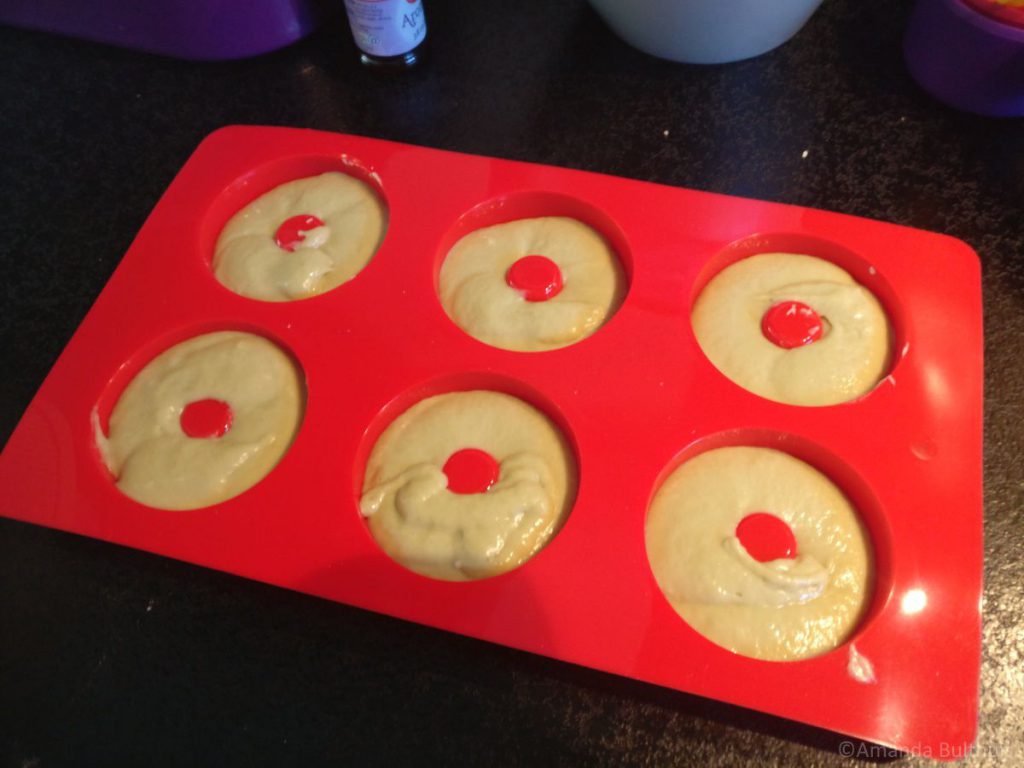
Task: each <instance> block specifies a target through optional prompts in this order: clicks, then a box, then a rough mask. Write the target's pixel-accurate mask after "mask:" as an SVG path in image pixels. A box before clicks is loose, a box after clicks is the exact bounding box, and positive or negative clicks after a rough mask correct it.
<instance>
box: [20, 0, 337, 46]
mask: <svg viewBox="0 0 1024 768" xmlns="http://www.w3.org/2000/svg"><path fill="white" fill-rule="evenodd" d="M327 7H328V5H327V0H136V1H135V2H124V1H123V0H86V1H83V0H4V2H0V23H5V24H11V25H14V26H20V27H28V28H30V29H38V30H42V31H45V32H57V33H59V34H64V35H70V36H72V37H82V38H85V39H87V40H95V41H97V42H101V43H111V44H113V45H119V46H122V47H125V48H135V49H138V50H143V51H149V52H151V53H162V54H165V55H167V56H175V57H178V58H182V59H195V60H216V59H240V58H244V57H246V56H255V55H257V54H260V53H266V52H267V51H272V50H275V49H277V48H281V47H283V46H285V45H288V44H289V43H293V42H295V41H296V40H299V39H300V38H302V37H305V36H306V35H308V34H309V33H310V32H312V31H313V29H315V28H316V26H317V25H318V24H319V23H320V21H321V20H322V19H323V18H324V16H325V15H326V14H325V10H326V8H327Z"/></svg>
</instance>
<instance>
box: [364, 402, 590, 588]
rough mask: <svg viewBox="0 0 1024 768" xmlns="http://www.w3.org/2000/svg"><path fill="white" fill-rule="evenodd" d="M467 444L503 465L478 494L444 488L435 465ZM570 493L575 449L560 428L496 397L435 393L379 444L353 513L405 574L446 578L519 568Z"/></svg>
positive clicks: (551, 529)
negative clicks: (364, 519) (362, 518)
mask: <svg viewBox="0 0 1024 768" xmlns="http://www.w3.org/2000/svg"><path fill="white" fill-rule="evenodd" d="M465 448H476V449H479V450H483V451H486V452H487V453H489V454H490V455H491V456H492V457H493V458H494V459H495V460H497V461H498V463H499V465H500V475H499V477H498V480H497V482H496V483H495V484H494V485H493V486H491V488H490V489H489V490H487V491H486V492H484V493H476V494H457V493H453V492H451V491H449V490H448V489H447V486H448V478H447V476H446V475H445V474H444V472H443V470H442V468H443V467H444V465H445V463H446V462H447V460H448V458H449V457H450V456H451V455H452V454H453V453H455V452H457V451H460V450H462V449H465ZM575 493H576V474H575V464H574V461H573V459H572V453H571V451H570V449H569V447H568V445H567V444H566V441H565V439H564V437H563V436H562V434H561V432H560V431H559V430H558V428H557V427H555V426H554V424H552V423H551V422H550V421H549V420H548V418H547V417H546V416H544V415H543V414H542V413H540V411H538V410H536V409H535V408H533V407H532V406H530V405H527V404H526V403H524V402H523V401H521V400H519V399H517V398H514V397H511V396H509V395H505V394H502V393H499V392H490V391H481V390H477V391H471V392H453V393H449V394H444V395H437V396H436V397H430V398H427V399H425V400H422V401H420V402H419V403H417V404H416V405H414V406H412V407H411V408H410V409H409V410H407V411H405V413H403V414H401V415H400V416H399V417H398V418H397V419H395V421H394V422H392V423H391V425H390V426H389V427H388V428H387V429H386V430H384V433H383V434H382V435H381V436H380V438H379V439H378V440H377V443H376V444H375V445H374V447H373V451H372V452H371V454H370V458H369V461H368V462H367V466H366V477H365V480H364V482H363V496H362V499H361V501H360V509H361V510H362V513H363V514H364V515H365V516H366V517H367V518H368V523H369V527H370V531H371V533H372V534H373V536H374V538H375V539H376V540H377V542H378V543H379V544H380V546H381V548H383V550H384V551H385V552H386V553H387V554H388V555H389V556H391V557H392V558H393V559H395V560H396V561H398V562H399V563H401V564H402V565H404V566H405V567H407V568H409V569H410V570H413V571H416V572H417V573H421V574H423V575H425V576H431V577H433V578H437V579H445V580H449V581H461V580H464V579H474V578H484V577H487V576H494V575H496V574H499V573H503V572H505V571H509V570H511V569H513V568H516V567H517V566H519V565H522V564H523V563H524V562H526V561H527V560H529V559H530V558H531V557H532V556H533V555H534V554H536V553H537V552H538V551H539V550H540V549H541V547H543V546H544V545H545V544H546V543H547V541H548V540H549V539H550V538H551V536H553V535H554V534H555V532H556V531H557V530H558V528H559V527H560V526H561V524H562V522H563V521H564V519H565V517H566V516H567V515H568V513H569V508H570V506H571V505H572V501H573V498H574V497H575Z"/></svg>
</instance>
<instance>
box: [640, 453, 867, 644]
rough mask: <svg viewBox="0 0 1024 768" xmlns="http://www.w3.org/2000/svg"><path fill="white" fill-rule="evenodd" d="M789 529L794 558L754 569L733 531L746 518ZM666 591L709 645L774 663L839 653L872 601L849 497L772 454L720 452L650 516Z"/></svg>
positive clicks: (664, 494) (695, 466) (668, 485)
mask: <svg viewBox="0 0 1024 768" xmlns="http://www.w3.org/2000/svg"><path fill="white" fill-rule="evenodd" d="M755 512H764V513H768V514H772V515H775V516H776V517H778V518H780V519H781V520H782V521H784V522H785V523H787V524H788V525H789V527H790V529H791V530H792V531H793V534H794V536H795V538H796V542H797V557H796V558H795V559H790V558H780V559H778V560H771V561H769V562H766V563H761V562H758V561H757V560H755V559H754V558H753V557H751V556H750V555H749V554H748V553H747V551H746V549H745V548H744V547H743V545H742V544H741V543H740V541H739V540H738V539H737V537H736V535H735V531H736V526H737V525H738V524H739V523H740V521H741V520H743V518H745V517H746V516H747V515H749V514H752V513H755ZM646 539H647V556H648V559H649V560H650V564H651V570H652V571H653V573H654V577H655V579H656V580H657V582H658V586H659V587H660V588H661V591H662V592H663V593H664V594H665V596H666V597H667V598H668V600H669V602H670V603H671V604H672V607H673V608H675V610H676V611H677V612H678V613H679V615H680V616H682V617H683V619H685V620H686V622H687V623H688V624H689V625H690V626H692V627H693V628H694V629H695V630H697V631H698V632H700V633H701V634H702V635H704V636H705V637H706V638H708V639H709V640H711V641H712V642H714V643H716V644H718V645H720V646H722V647H724V648H727V649H729V650H731V651H734V652H736V653H740V654H743V655H744V656H752V657H754V658H758V659H765V660H769V661H788V660H794V659H803V658H807V657H810V656H816V655H818V654H821V653H825V652H827V651H829V650H832V649H833V648H836V647H837V646H838V645H840V644H841V643H842V642H843V641H844V640H845V639H846V638H847V637H848V636H849V635H850V633H851V632H852V631H853V629H854V628H855V627H856V625H857V622H858V620H859V619H860V618H861V616H862V615H863V613H864V609H865V606H866V604H867V601H868V599H869V594H868V590H869V585H870V583H871V549H870V545H869V543H868V540H867V536H866V534H865V532H864V529H863V527H862V525H861V523H860V520H859V519H858V517H857V514H856V512H855V511H854V509H853V508H852V507H851V505H850V503H849V501H847V499H846V497H845V496H844V495H843V494H842V492H841V491H840V490H839V489H838V488H836V486H835V485H833V484H832V483H831V482H830V481H829V480H828V479H827V478H826V477H825V476H824V475H822V474H821V473H820V472H818V471H817V470H816V469H814V468H812V467H811V466H810V465H808V464H805V463H804V462H802V461H800V460H798V459H795V458H793V457H792V456H790V455H788V454H786V453H782V452H780V451H775V450H770V449H767V448H751V447H733V448H720V449H717V450H712V451H708V452H706V453H702V454H700V455H698V456H696V457H695V458H693V459H691V460H689V461H687V462H686V463H685V464H683V465H682V466H681V467H679V468H678V469H677V470H675V472H673V473H672V474H671V475H670V476H669V478H668V479H667V480H666V481H665V482H664V484H663V485H662V486H661V488H659V489H658V492H657V494H656V495H655V497H654V501H653V502H652V503H651V508H650V510H649V512H648V515H647V527H646Z"/></svg>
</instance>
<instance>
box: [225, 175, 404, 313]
mask: <svg viewBox="0 0 1024 768" xmlns="http://www.w3.org/2000/svg"><path fill="white" fill-rule="evenodd" d="M303 218H305V222H303V221H302V219H303ZM288 222H290V223H291V227H290V230H291V232H290V233H289V235H287V236H284V238H283V239H282V236H281V235H280V234H279V233H280V232H281V231H282V229H289V227H284V228H282V225H284V224H286V223H288ZM385 224H386V214H385V211H384V207H383V205H381V202H380V200H379V199H378V198H377V195H376V194H374V192H373V190H372V189H371V188H370V187H369V186H367V185H366V184H364V183H363V182H361V181H359V180H358V179H354V178H352V177H351V176H348V175H346V174H344V173H338V172H336V171H331V172H329V173H323V174H321V175H319V176H312V177H309V178H305V179H296V180H295V181H290V182H288V183H286V184H281V185H280V186H278V187H275V188H274V189H272V190H270V191H269V192H267V193H266V194H264V195H261V196H260V197H258V198H256V199H255V200H253V201H252V202H251V203H249V204H248V205H247V206H245V207H244V208H243V209H242V210H240V211H239V212H238V213H236V214H235V215H234V216H232V217H231V220H230V221H228V223H227V225H226V226H225V227H224V229H223V230H222V231H221V233H220V237H219V238H218V239H217V248H216V252H215V254H214V257H213V272H214V274H215V275H216V276H217V279H218V280H219V281H220V282H221V283H223V284H224V285H225V286H227V287H228V288H230V289H231V290H232V291H234V292H235V293H240V294H242V295H243V296H248V297H249V298H252V299H261V300H263V301H293V300H295V299H304V298H307V297H309V296H315V295H317V294H319V293H324V292H325V291H329V290H331V289H332V288H336V287H338V286H339V285H341V284H342V283H345V282H348V281H349V280H351V279H352V278H353V277H355V276H356V274H358V273H359V271H360V270H361V269H362V268H363V267H365V266H366V264H367V263H368V262H369V261H370V259H371V258H372V257H373V254H374V253H376V251H377V248H378V246H379V245H380V242H381V240H382V239H383V237H384V227H385Z"/></svg>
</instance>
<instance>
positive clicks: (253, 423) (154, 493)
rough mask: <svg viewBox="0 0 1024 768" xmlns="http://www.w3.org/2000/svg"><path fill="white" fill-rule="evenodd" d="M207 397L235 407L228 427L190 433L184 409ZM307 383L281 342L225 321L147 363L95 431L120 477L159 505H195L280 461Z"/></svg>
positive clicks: (248, 482)
mask: <svg viewBox="0 0 1024 768" xmlns="http://www.w3.org/2000/svg"><path fill="white" fill-rule="evenodd" d="M204 399H214V400H220V401H223V402H225V403H227V404H228V405H229V406H230V408H231V410H232V413H233V422H232V424H231V427H230V429H229V430H228V431H227V432H226V433H225V434H224V435H222V436H221V437H207V438H195V437H189V436H188V435H186V434H185V432H184V431H183V430H182V427H181V423H180V420H181V414H182V412H183V411H184V409H185V407H186V406H187V405H189V404H190V403H192V402H195V401H200V400H204ZM303 401H304V387H303V383H302V380H301V377H300V374H299V371H298V370H297V369H296V367H295V365H294V364H293V363H292V361H291V360H290V359H289V358H288V356H287V355H286V354H285V353H284V352H282V351H281V350H280V349H279V348H278V347H277V346H276V345H274V344H273V343H271V342H270V341H268V340H266V339H264V338H263V337H261V336H256V335H253V334H250V333H241V332H237V331H221V332H217V333H208V334H205V335H202V336H196V337H195V338H192V339H189V340H188V341H185V342H182V343H181V344H177V345H175V346H173V347H171V348H170V349H168V350H167V351H165V352H163V353H162V354H160V355H159V356H158V357H156V358H155V359H154V360H153V361H152V362H150V363H149V364H148V365H146V367H145V368H143V369H142V370H141V371H140V372H139V374H138V375H137V376H136V377H135V378H134V379H132V381H131V382H130V383H129V384H128V386H127V387H126V388H125V391H124V392H123V393H122V395H121V397H120V399H118V401H117V404H116V405H115V406H114V409H113V411H112V412H111V414H110V430H109V431H110V436H109V438H104V436H103V433H102V432H101V431H100V430H99V429H98V425H94V426H95V427H96V429H95V432H96V439H97V443H98V446H99V448H100V453H101V454H102V456H103V458H104V461H105V462H106V464H107V467H108V468H109V469H110V471H111V473H112V474H113V475H114V477H115V478H117V487H118V488H119V489H120V490H121V491H122V492H123V493H124V494H125V495H127V496H130V497H131V498H133V499H135V500H136V501H138V502H141V503H142V504H145V505H147V506H150V507H156V508H158V509H196V508H199V507H206V506H209V505H211V504H216V503H218V502H221V501H225V500H227V499H230V498H232V497H233V496H237V495H238V494H240V493H242V492H243V491H245V490H247V489H249V488H250V487H252V486H253V485H255V484H256V483H258V482H259V481H260V480H261V479H263V477H264V476H266V475H267V473H269V472H270V471H271V470H272V469H273V468H274V466H275V465H276V464H277V463H278V461H280V459H281V457H282V456H283V455H284V453H285V451H287V450H288V446H289V445H290V444H291V442H292V439H293V438H294V436H295V433H296V431H297V430H298V428H299V422H300V421H301V418H302V410H303Z"/></svg>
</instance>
